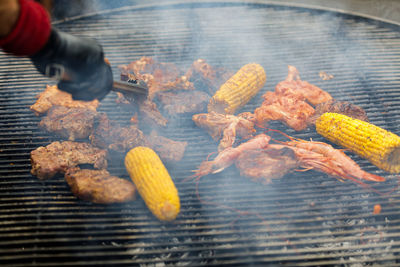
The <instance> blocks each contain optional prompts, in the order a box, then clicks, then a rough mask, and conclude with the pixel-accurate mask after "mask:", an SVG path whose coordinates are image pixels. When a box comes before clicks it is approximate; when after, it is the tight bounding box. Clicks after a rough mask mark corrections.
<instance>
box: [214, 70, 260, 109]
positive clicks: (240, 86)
mask: <svg viewBox="0 0 400 267" xmlns="http://www.w3.org/2000/svg"><path fill="white" fill-rule="evenodd" d="M266 80H267V76H266V75H265V71H264V69H263V67H262V66H261V65H259V64H256V63H250V64H247V65H245V66H243V67H242V68H241V69H240V70H239V71H238V72H236V74H235V75H233V76H232V77H231V78H229V80H227V81H226V82H225V83H224V84H223V85H222V86H221V87H220V88H219V89H218V91H217V92H216V93H215V94H214V96H213V97H212V98H211V100H210V103H209V104H208V112H209V113H210V112H211V111H215V112H217V113H222V114H233V113H235V111H236V110H237V109H238V108H240V107H242V106H244V105H245V104H246V103H247V102H249V100H250V99H251V98H252V97H253V96H255V95H256V94H257V93H258V91H260V89H261V88H262V87H263V86H264V84H265V81H266Z"/></svg>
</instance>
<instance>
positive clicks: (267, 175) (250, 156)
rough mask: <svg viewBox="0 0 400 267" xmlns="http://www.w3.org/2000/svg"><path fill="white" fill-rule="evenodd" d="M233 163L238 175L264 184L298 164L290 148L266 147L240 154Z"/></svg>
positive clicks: (290, 170)
mask: <svg viewBox="0 0 400 267" xmlns="http://www.w3.org/2000/svg"><path fill="white" fill-rule="evenodd" d="M235 164H236V168H237V169H238V170H239V171H240V175H242V176H246V177H248V178H251V179H252V180H253V181H257V182H261V183H264V184H268V183H270V182H271V179H279V178H281V177H283V176H284V175H286V174H287V173H290V172H292V171H293V170H294V169H295V168H297V167H299V166H300V165H299V162H298V161H297V159H296V155H295V154H294V152H293V151H292V150H291V149H289V148H284V149H274V148H268V147H267V148H266V149H258V150H249V151H247V152H246V153H242V154H240V155H239V157H238V158H237V159H236V162H235Z"/></svg>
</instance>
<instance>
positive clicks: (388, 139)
mask: <svg viewBox="0 0 400 267" xmlns="http://www.w3.org/2000/svg"><path fill="white" fill-rule="evenodd" d="M315 125H316V129H317V132H318V133H319V134H321V135H322V136H324V137H325V138H326V139H328V140H329V141H331V142H333V143H335V144H338V145H341V146H343V147H345V148H348V149H349V150H351V151H353V152H354V153H356V154H358V155H359V156H361V157H363V158H365V159H367V160H369V161H370V162H371V163H372V164H374V165H376V166H377V167H378V168H381V169H382V170H385V171H387V172H390V173H398V172H400V137H399V136H397V135H395V134H394V133H391V132H389V131H386V130H384V129H382V128H379V127H378V126H375V125H373V124H371V123H368V122H365V121H362V120H358V119H353V118H350V117H348V116H345V115H342V114H337V113H324V114H323V115H322V116H321V117H319V118H318V119H317V121H316V124H315Z"/></svg>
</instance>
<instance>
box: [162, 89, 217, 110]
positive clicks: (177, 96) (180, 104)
mask: <svg viewBox="0 0 400 267" xmlns="http://www.w3.org/2000/svg"><path fill="white" fill-rule="evenodd" d="M155 98H156V99H157V100H158V102H159V103H160V106H161V108H162V110H163V111H164V112H166V113H167V114H168V115H169V116H175V115H180V114H185V113H200V112H203V111H204V110H206V108H207V105H208V102H209V101H210V98H211V97H210V95H208V94H206V93H204V92H201V91H166V92H158V93H157V94H156V97H155Z"/></svg>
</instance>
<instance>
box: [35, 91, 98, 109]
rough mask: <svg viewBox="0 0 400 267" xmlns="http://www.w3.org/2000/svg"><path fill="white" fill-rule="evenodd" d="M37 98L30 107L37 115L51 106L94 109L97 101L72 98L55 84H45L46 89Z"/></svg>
mask: <svg viewBox="0 0 400 267" xmlns="http://www.w3.org/2000/svg"><path fill="white" fill-rule="evenodd" d="M37 98H38V100H37V101H36V102H35V104H33V105H32V106H31V107H30V109H31V110H32V111H33V112H34V113H35V114H36V116H39V115H41V114H44V113H46V112H47V111H48V110H49V109H50V108H51V107H52V106H54V105H58V106H64V107H69V108H87V109H90V110H93V111H96V109H97V107H98V105H99V101H98V100H97V99H95V100H93V101H80V100H73V99H72V96H71V94H69V93H67V92H64V91H61V90H59V89H58V88H57V86H56V85H47V86H46V90H44V91H43V92H42V93H40V94H39V95H38V96H37Z"/></svg>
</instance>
